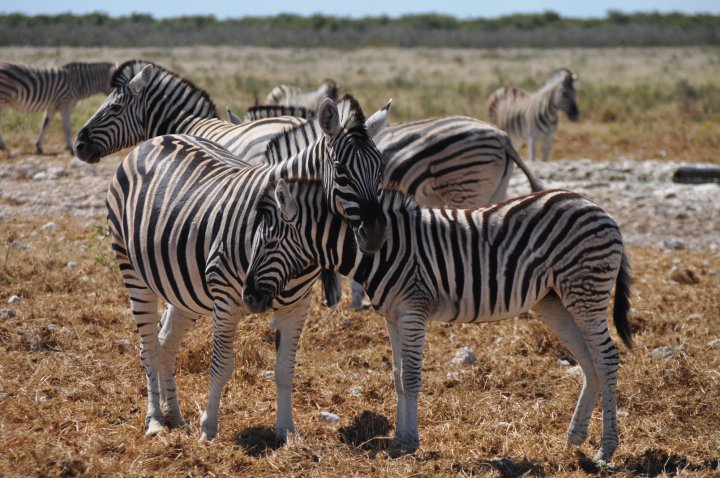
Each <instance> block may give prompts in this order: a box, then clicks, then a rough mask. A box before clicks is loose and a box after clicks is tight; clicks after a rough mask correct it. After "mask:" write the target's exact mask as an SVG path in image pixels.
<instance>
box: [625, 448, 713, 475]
mask: <svg viewBox="0 0 720 478" xmlns="http://www.w3.org/2000/svg"><path fill="white" fill-rule="evenodd" d="M625 468H626V469H627V471H629V472H631V473H634V474H635V475H636V476H647V477H649V478H654V477H656V476H658V475H662V474H666V475H667V476H677V475H678V474H679V473H682V472H685V471H707V472H710V473H713V472H715V473H717V472H718V471H720V461H719V460H712V461H707V462H703V463H700V464H698V463H692V462H691V461H690V460H688V459H687V457H684V456H682V455H677V454H675V453H670V454H668V453H667V452H666V451H663V450H656V449H653V448H648V449H647V450H645V451H644V452H643V454H642V455H640V456H638V457H632V458H630V459H629V460H628V461H627V463H625Z"/></svg>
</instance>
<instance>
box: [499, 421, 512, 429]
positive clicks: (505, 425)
mask: <svg viewBox="0 0 720 478" xmlns="http://www.w3.org/2000/svg"><path fill="white" fill-rule="evenodd" d="M511 425H512V424H511V423H510V422H497V426H499V427H501V428H510V426H511Z"/></svg>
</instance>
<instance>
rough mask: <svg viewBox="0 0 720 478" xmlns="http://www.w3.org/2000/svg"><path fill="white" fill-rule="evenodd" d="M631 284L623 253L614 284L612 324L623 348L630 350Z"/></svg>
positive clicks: (625, 256)
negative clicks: (629, 314)
mask: <svg viewBox="0 0 720 478" xmlns="http://www.w3.org/2000/svg"><path fill="white" fill-rule="evenodd" d="M631 284H632V276H631V270H630V261H629V260H628V257H627V254H626V253H625V252H624V251H623V255H622V262H621V263H620V270H619V271H618V276H617V281H616V282H615V305H614V307H613V322H614V323H615V328H616V329H617V331H618V334H620V338H622V341H623V343H624V344H625V346H626V347H627V348H628V349H629V350H632V347H633V345H632V337H631V335H632V333H631V332H630V324H629V323H628V317H627V316H628V312H630V285H631Z"/></svg>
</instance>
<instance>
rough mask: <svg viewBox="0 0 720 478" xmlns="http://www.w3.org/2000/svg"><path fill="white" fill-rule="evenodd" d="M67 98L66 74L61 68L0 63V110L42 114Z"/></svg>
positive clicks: (68, 93)
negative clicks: (6, 108) (4, 106)
mask: <svg viewBox="0 0 720 478" xmlns="http://www.w3.org/2000/svg"><path fill="white" fill-rule="evenodd" d="M69 97H70V90H69V88H68V79H67V71H66V70H64V69H63V68H57V67H49V68H37V67H34V66H30V65H23V64H15V63H6V62H0V106H2V105H8V106H12V107H14V108H17V109H19V110H21V111H43V110H47V109H49V108H55V107H56V105H58V104H59V103H61V102H63V101H66V100H67V99H69Z"/></svg>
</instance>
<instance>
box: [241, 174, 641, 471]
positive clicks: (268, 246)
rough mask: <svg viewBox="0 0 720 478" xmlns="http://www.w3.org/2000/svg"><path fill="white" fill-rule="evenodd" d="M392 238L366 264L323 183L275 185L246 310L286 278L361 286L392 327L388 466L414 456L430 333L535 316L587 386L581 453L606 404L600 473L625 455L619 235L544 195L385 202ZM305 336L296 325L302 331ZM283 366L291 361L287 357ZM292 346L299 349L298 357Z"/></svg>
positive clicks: (582, 203) (594, 215)
mask: <svg viewBox="0 0 720 478" xmlns="http://www.w3.org/2000/svg"><path fill="white" fill-rule="evenodd" d="M381 208H382V210H383V212H384V214H385V217H386V222H387V225H388V236H387V238H386V240H385V242H384V244H383V246H382V248H381V249H380V250H379V251H378V252H376V253H375V254H372V255H366V254H362V253H360V252H358V250H357V248H356V247H355V245H354V244H353V243H352V241H351V240H350V239H351V238H350V236H349V235H348V234H347V229H346V228H345V226H344V225H343V224H342V223H341V222H340V221H339V218H338V217H336V216H335V215H327V214H325V213H324V211H325V210H326V205H325V199H324V197H323V195H322V191H321V190H320V188H318V185H317V182H316V181H303V180H299V181H294V182H290V183H287V182H285V181H278V183H277V184H276V186H275V187H274V188H273V187H271V188H269V189H268V190H267V191H266V193H265V198H264V199H263V200H262V201H261V206H260V208H259V210H258V211H259V212H258V214H259V215H260V216H261V224H260V225H259V226H258V228H257V229H256V235H255V237H254V239H253V251H252V256H251V259H250V266H249V268H248V270H247V275H246V279H245V288H244V289H243V300H244V301H245V304H246V305H247V306H248V307H249V309H250V310H251V311H253V312H260V311H263V310H266V309H267V308H269V307H270V305H271V303H272V300H273V298H274V297H276V296H277V294H278V292H279V291H282V290H283V289H285V288H286V284H287V282H288V280H289V279H290V278H291V277H294V276H296V275H297V274H298V272H300V271H301V270H303V269H305V268H307V267H308V266H311V267H312V266H321V267H325V268H331V269H333V270H336V271H338V272H340V273H341V274H343V275H346V276H348V277H350V278H352V279H354V280H356V281H358V282H360V283H361V284H362V285H363V287H364V288H365V290H366V291H367V293H368V294H369V296H370V298H371V300H372V305H373V307H374V308H375V310H376V311H377V312H378V313H380V314H381V315H383V316H385V318H386V324H387V329H388V333H389V335H390V341H391V345H392V351H393V372H394V380H395V389H396V392H397V398H398V402H397V403H398V405H397V417H396V428H395V438H394V441H393V443H392V447H391V453H392V454H400V453H412V452H414V451H415V450H416V449H417V448H418V446H419V434H418V420H417V417H418V414H417V408H418V395H419V392H420V384H421V367H422V354H423V344H424V340H425V331H426V326H427V322H428V321H429V320H439V321H446V322H487V321H495V320H500V319H505V318H509V317H514V316H516V315H518V314H520V313H522V312H524V311H527V310H528V309H530V308H532V309H534V310H535V311H536V312H537V313H538V314H539V316H540V318H541V320H542V321H543V322H544V323H545V324H546V325H547V326H548V327H549V328H550V329H551V330H552V331H553V332H554V333H555V334H556V335H557V336H558V338H559V339H560V341H561V342H562V343H563V345H564V346H565V347H566V348H567V349H568V350H569V351H570V352H571V353H572V354H573V356H574V357H575V359H576V360H577V361H578V363H579V364H580V367H581V368H582V370H583V373H584V376H585V379H584V383H583V387H582V392H581V394H580V397H579V400H578V403H577V406H576V408H575V412H574V414H573V417H572V420H571V422H570V425H569V428H568V445H577V444H580V443H582V442H583V441H584V440H585V439H586V437H587V435H588V425H589V422H590V418H591V415H592V411H593V408H594V404H595V401H596V399H597V396H598V394H599V392H600V391H602V411H603V428H602V439H601V445H600V449H599V451H598V452H597V455H596V456H595V460H596V461H597V462H608V461H609V460H610V459H611V457H612V454H613V452H614V451H615V449H616V447H617V444H618V434H617V418H616V417H617V413H616V400H617V393H616V386H617V373H618V363H619V355H618V352H617V349H616V348H615V345H614V343H613V339H612V338H611V336H610V332H609V330H608V325H607V319H606V309H607V307H608V305H609V302H610V295H611V291H612V288H613V284H615V305H614V309H613V316H614V323H615V327H616V328H617V330H618V332H619V334H620V337H621V338H622V340H623V342H624V343H625V345H626V346H627V347H628V348H631V347H632V341H631V332H630V329H629V324H628V320H627V314H628V311H629V308H630V302H629V294H630V282H631V279H630V266H629V262H628V259H627V256H626V253H625V251H624V246H623V241H622V236H621V233H620V229H619V227H618V225H617V223H616V222H615V221H614V220H613V219H612V218H611V217H610V215H609V214H607V213H606V212H605V211H604V210H602V209H601V208H600V207H598V206H597V205H596V204H594V203H593V202H591V201H589V200H588V199H585V198H584V197H582V196H580V195H579V194H577V193H573V192H569V191H563V190H549V191H542V192H537V193H533V194H530V195H527V196H522V197H518V198H515V199H511V200H507V201H504V202H501V203H498V204H494V205H492V206H489V207H486V208H481V209H474V210H472V209H450V208H446V209H442V208H439V209H431V208H425V207H421V206H418V205H416V204H415V203H414V202H413V201H412V200H411V199H409V198H407V197H406V196H404V195H402V194H400V193H398V192H396V191H385V192H384V193H383V198H382V199H381ZM299 327H301V325H300V326H299ZM284 345H285V344H281V349H280V350H279V351H278V354H282V355H283V356H285V354H288V352H287V351H286V350H283V349H282V347H283V346H284ZM294 347H295V344H292V348H293V349H294Z"/></svg>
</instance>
